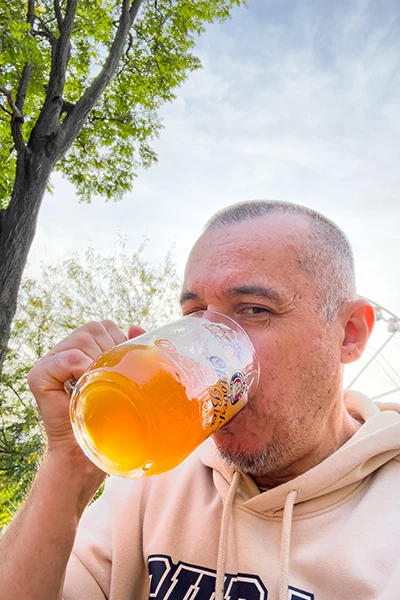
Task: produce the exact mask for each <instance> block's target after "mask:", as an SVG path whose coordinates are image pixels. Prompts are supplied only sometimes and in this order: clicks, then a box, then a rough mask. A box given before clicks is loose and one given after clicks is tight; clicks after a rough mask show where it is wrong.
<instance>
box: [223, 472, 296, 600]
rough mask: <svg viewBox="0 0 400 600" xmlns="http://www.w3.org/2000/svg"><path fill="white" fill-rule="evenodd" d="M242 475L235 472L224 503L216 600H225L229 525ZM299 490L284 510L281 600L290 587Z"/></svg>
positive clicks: (288, 500)
mask: <svg viewBox="0 0 400 600" xmlns="http://www.w3.org/2000/svg"><path fill="white" fill-rule="evenodd" d="M239 481H240V473H239V472H238V471H235V473H234V475H233V479H232V483H231V485H230V487H229V491H228V494H227V496H226V499H225V502H224V508H223V511H222V521H221V533H220V536H219V546H218V559H217V575H216V580H215V600H223V599H224V581H225V563H226V553H227V548H228V535H229V524H230V518H231V513H232V506H233V501H234V498H235V495H236V492H237V489H238V486H239ZM297 493H298V492H297V490H292V491H291V492H289V494H288V495H287V497H286V500H285V507H284V509H283V523H282V537H281V556H280V570H279V600H287V598H288V587H289V554H290V534H291V531H292V521H293V507H294V504H295V502H296V498H297Z"/></svg>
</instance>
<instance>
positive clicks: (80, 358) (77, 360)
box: [55, 348, 89, 367]
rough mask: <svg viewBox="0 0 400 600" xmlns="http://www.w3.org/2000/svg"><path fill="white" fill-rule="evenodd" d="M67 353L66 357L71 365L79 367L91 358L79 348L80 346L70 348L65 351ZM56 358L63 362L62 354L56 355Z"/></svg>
mask: <svg viewBox="0 0 400 600" xmlns="http://www.w3.org/2000/svg"><path fill="white" fill-rule="evenodd" d="M65 355H66V356H65V358H66V360H67V361H68V364H69V365H70V366H71V367H79V366H81V365H82V364H83V363H87V362H88V360H89V359H88V357H87V356H86V355H85V354H84V353H83V352H81V350H78V348H74V349H72V350H68V351H67V352H66V353H65ZM55 359H56V360H58V361H60V362H62V360H63V358H62V357H61V355H60V354H59V355H58V356H55Z"/></svg>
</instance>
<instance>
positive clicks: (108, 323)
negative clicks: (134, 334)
mask: <svg viewBox="0 0 400 600" xmlns="http://www.w3.org/2000/svg"><path fill="white" fill-rule="evenodd" d="M101 324H102V325H103V327H105V329H109V328H115V327H117V325H116V324H115V323H114V321H112V320H111V319H104V321H101Z"/></svg>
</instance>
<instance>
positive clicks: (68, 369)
mask: <svg viewBox="0 0 400 600" xmlns="http://www.w3.org/2000/svg"><path fill="white" fill-rule="evenodd" d="M129 333H130V337H135V335H139V334H140V333H143V330H142V329H140V328H131V330H130V332H129ZM125 340H126V336H125V335H124V334H123V333H122V331H121V330H120V329H119V328H118V327H117V326H116V325H115V323H112V322H111V321H103V322H102V323H89V324H88V325H85V326H83V327H80V328H79V329H78V330H77V331H76V332H74V333H72V334H71V335H70V336H68V337H67V338H66V339H65V340H63V341H62V342H60V343H59V344H57V346H56V347H55V348H54V349H53V350H52V351H51V352H49V353H48V355H46V356H45V357H44V358H42V359H41V360H40V361H39V362H38V363H37V365H36V366H35V367H34V368H33V369H32V371H31V372H30V374H29V377H28V381H29V385H30V387H31V390H32V392H33V394H34V396H35V399H36V401H37V403H38V407H39V411H40V413H41V417H42V419H43V423H44V427H45V430H46V435H47V440H48V451H47V455H46V458H45V459H44V461H43V463H42V465H41V467H40V469H39V473H38V475H37V478H36V481H35V483H34V485H33V487H32V491H31V493H30V495H29V498H28V499H27V500H26V502H25V504H24V506H23V507H22V509H21V510H20V512H19V514H18V515H17V517H16V518H15V520H14V522H13V523H12V524H11V525H10V526H9V527H8V528H7V530H6V533H5V534H4V536H3V537H2V538H1V540H0V582H1V593H2V597H4V598H12V599H13V600H28V599H29V600H56V599H57V598H61V595H62V587H63V581H64V576H65V570H66V566H67V562H68V560H69V557H70V554H71V550H72V546H73V544H74V540H75V535H76V531H77V527H78V523H79V519H80V517H81V515H82V513H83V511H84V509H85V507H86V506H87V504H88V503H89V501H90V499H91V498H92V496H93V494H94V493H95V491H96V490H97V488H98V487H99V485H100V484H101V482H102V481H103V479H104V477H105V474H104V473H103V472H102V471H100V469H98V468H97V467H96V466H95V465H93V464H92V463H91V462H90V461H89V459H88V458H87V457H86V456H85V455H84V453H83V452H82V450H81V448H80V446H79V445H78V444H77V442H76V440H75V437H74V434H73V431H72V427H71V422H70V418H69V398H68V396H67V394H66V393H65V391H64V382H65V381H67V380H69V379H71V378H72V377H73V378H75V379H79V377H80V376H81V375H82V374H83V373H84V372H85V371H86V370H87V369H88V367H89V366H90V365H91V363H92V361H93V360H94V359H95V358H97V356H98V355H99V354H101V353H102V352H104V351H105V350H108V349H109V348H111V347H113V346H115V344H119V343H121V342H124V341H125ZM91 590H93V593H92V591H91V593H90V598H89V597H87V598H86V597H85V600H97V599H98V598H102V599H103V598H104V594H103V593H102V591H101V589H100V587H99V586H97V585H96V584H95V583H94V584H93V587H91ZM77 592H78V593H79V590H77Z"/></svg>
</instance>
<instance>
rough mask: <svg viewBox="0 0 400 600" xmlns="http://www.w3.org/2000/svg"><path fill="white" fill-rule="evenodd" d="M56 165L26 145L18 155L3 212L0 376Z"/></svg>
mask: <svg viewBox="0 0 400 600" xmlns="http://www.w3.org/2000/svg"><path fill="white" fill-rule="evenodd" d="M53 167H54V160H52V159H51V158H49V157H48V156H46V154H45V153H44V152H43V151H42V152H39V153H37V154H36V153H32V152H31V150H30V149H29V147H28V148H25V150H24V151H23V152H21V153H20V154H19V156H18V160H17V169H16V176H15V185H14V190H13V195H12V198H11V202H10V204H9V206H8V208H7V209H6V210H3V211H1V213H0V376H1V371H2V367H3V363H4V360H5V358H6V354H7V344H8V340H9V337H10V331H11V324H12V320H13V318H14V314H15V310H16V307H17V297H18V290H19V286H20V283H21V279H22V274H23V271H24V267H25V264H26V260H27V258H28V253H29V250H30V247H31V244H32V241H33V238H34V236H35V231H36V223H37V217H38V213H39V208H40V205H41V203H42V200H43V196H44V193H45V191H46V186H47V184H48V181H49V179H50V175H51V172H52V170H53Z"/></svg>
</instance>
